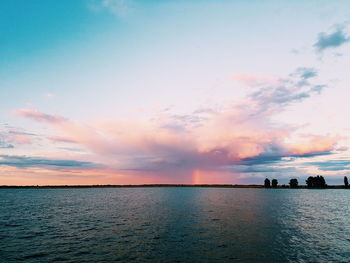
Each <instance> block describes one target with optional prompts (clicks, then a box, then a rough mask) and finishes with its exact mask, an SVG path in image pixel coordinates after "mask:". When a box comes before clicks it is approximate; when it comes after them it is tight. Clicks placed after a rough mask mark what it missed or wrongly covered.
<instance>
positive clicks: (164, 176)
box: [0, 0, 350, 185]
mask: <svg viewBox="0 0 350 263" xmlns="http://www.w3.org/2000/svg"><path fill="white" fill-rule="evenodd" d="M0 40H1V41H0V185H49V184H144V183H185V184H192V183H218V184H220V183H229V184H248V183H258V184H261V183H262V182H263V180H264V178H265V177H269V178H270V179H272V178H276V179H278V180H279V183H280V184H283V183H288V181H289V179H290V178H298V179H299V180H300V181H299V183H301V184H304V180H305V179H306V178H307V177H308V176H310V175H323V176H325V178H326V180H327V182H328V183H329V184H342V182H343V177H344V176H345V175H348V176H349V175H350V149H349V146H350V144H349V143H350V140H349V137H348V135H349V134H350V90H349V89H350V72H349V70H350V57H349V56H350V1H348V0H337V1H331V0H327V1H325V0H310V1H302V0H295V1H291V0H290V1H286V0H285V1H283V0H282V1H281V0H278V1H277V0H275V1H274V0H266V1H258V0H251V1H247V0H232V1H230V0H192V1H188V0H187V1H185V0H144V1H141V0H74V1H72V0H2V1H0Z"/></svg>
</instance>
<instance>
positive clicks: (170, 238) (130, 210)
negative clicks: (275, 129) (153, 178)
mask: <svg viewBox="0 0 350 263" xmlns="http://www.w3.org/2000/svg"><path fill="white" fill-rule="evenodd" d="M348 200H350V191H349V190H340V189H337V190H307V189H304V190H301V189H299V190H293V189H229V188H227V189H221V188H220V189H215V188H122V189H120V188H113V189H3V190H0V226H1V227H0V262H23V261H24V262H117V261H121V262H130V261H132V262H214V261H215V262H225V261H226V262H232V261H234V262H235V261H236V262H330V261H334V262H348V261H349V259H350V227H349V218H348V217H349V215H350V213H349V212H350V206H349V201H348Z"/></svg>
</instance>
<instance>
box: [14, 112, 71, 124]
mask: <svg viewBox="0 0 350 263" xmlns="http://www.w3.org/2000/svg"><path fill="white" fill-rule="evenodd" d="M12 113H13V114H16V115H19V116H22V117H25V118H28V119H31V120H34V121H38V122H46V123H59V122H64V121H66V119H65V118H63V117H61V116H58V115H50V114H45V113H43V112H40V111H38V110H26V109H20V110H14V111H12Z"/></svg>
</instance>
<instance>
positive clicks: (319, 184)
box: [305, 175, 327, 188]
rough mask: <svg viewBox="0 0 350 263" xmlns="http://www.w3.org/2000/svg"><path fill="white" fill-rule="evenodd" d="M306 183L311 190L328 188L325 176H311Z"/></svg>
mask: <svg viewBox="0 0 350 263" xmlns="http://www.w3.org/2000/svg"><path fill="white" fill-rule="evenodd" d="M305 182H306V184H307V187H309V188H324V187H326V186H327V184H326V180H325V179H324V178H323V176H319V175H317V176H315V177H313V176H309V178H307V180H306V181H305Z"/></svg>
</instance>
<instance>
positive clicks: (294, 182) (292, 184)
mask: <svg viewBox="0 0 350 263" xmlns="http://www.w3.org/2000/svg"><path fill="white" fill-rule="evenodd" d="M298 186H299V182H298V179H296V178H293V179H290V181H289V187H290V188H298Z"/></svg>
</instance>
